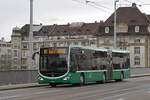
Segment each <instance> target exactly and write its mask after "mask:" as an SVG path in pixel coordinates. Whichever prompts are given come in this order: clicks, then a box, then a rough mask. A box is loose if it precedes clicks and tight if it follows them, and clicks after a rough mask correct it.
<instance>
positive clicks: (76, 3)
mask: <svg viewBox="0 0 150 100" xmlns="http://www.w3.org/2000/svg"><path fill="white" fill-rule="evenodd" d="M85 1H86V0H34V21H33V22H34V24H40V23H42V24H43V25H52V24H67V23H71V22H86V23H89V22H90V23H91V22H95V21H98V22H99V21H100V20H104V21H105V20H106V19H107V18H108V17H109V16H110V15H111V14H112V13H113V10H114V6H113V4H114V0H90V1H92V2H93V3H88V4H86V3H85ZM132 2H136V3H137V4H150V0H120V1H119V2H118V5H117V7H120V6H131V3H132ZM124 4H127V5H124ZM29 7H30V0H0V39H1V38H2V37H4V38H5V40H7V41H10V40H11V34H12V28H13V27H15V26H18V27H20V28H21V27H22V26H23V25H25V24H29V21H30V20H29V16H30V15H29V14H30V12H29V11H30V8H29ZM138 8H139V9H140V10H141V11H142V12H143V13H146V14H150V5H142V6H141V7H139V6H138Z"/></svg>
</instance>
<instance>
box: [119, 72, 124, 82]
mask: <svg viewBox="0 0 150 100" xmlns="http://www.w3.org/2000/svg"><path fill="white" fill-rule="evenodd" d="M119 81H123V73H121V76H120V80H119Z"/></svg>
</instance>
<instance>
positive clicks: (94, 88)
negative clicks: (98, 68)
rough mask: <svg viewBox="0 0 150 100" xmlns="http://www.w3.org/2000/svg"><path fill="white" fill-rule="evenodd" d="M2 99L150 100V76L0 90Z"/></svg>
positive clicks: (0, 99) (0, 98)
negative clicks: (81, 83) (77, 84)
mask: <svg viewBox="0 0 150 100" xmlns="http://www.w3.org/2000/svg"><path fill="white" fill-rule="evenodd" d="M0 100H150V77H149V76H147V77H140V78H132V79H126V80H124V81H123V82H109V83H105V84H96V83H89V84H86V85H85V86H82V87H80V86H71V85H60V86H58V87H55V88H52V87H50V86H45V87H37V88H25V89H16V90H5V91H0Z"/></svg>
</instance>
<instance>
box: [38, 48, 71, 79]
mask: <svg viewBox="0 0 150 100" xmlns="http://www.w3.org/2000/svg"><path fill="white" fill-rule="evenodd" d="M46 50H47V51H46ZM67 61H68V60H67V49H64V48H63V49H55V50H52V49H44V50H41V53H40V65H39V70H40V73H41V74H42V75H44V76H48V77H59V76H62V75H64V74H65V73H66V72H67V69H68V67H67Z"/></svg>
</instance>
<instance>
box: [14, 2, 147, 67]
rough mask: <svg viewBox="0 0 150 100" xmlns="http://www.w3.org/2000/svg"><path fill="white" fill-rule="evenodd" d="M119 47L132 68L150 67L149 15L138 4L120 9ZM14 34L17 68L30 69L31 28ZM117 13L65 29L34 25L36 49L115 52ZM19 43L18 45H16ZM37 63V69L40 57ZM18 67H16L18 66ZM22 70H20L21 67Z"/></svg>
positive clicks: (118, 13) (70, 24)
mask: <svg viewBox="0 0 150 100" xmlns="http://www.w3.org/2000/svg"><path fill="white" fill-rule="evenodd" d="M116 12H117V28H116V31H117V47H118V48H120V49H125V50H129V51H130V53H131V56H130V62H131V67H149V66H150V54H149V51H150V38H149V35H150V15H146V14H144V13H142V12H141V11H140V10H139V9H138V8H137V7H136V4H132V6H131V7H120V8H118V9H117V11H116ZM16 33H17V34H12V43H13V44H14V45H15V44H16V45H18V46H14V47H17V48H13V50H15V51H14V52H16V50H17V52H18V58H15V59H18V64H16V65H18V67H17V68H20V69H28V63H29V59H28V58H29V24H26V25H24V26H23V27H22V28H21V29H20V30H19V34H18V31H16ZM113 35H114V13H113V14H112V15H111V16H110V17H109V18H108V19H107V20H106V21H105V22H103V21H101V22H95V23H84V22H77V23H68V24H65V25H57V24H54V25H42V24H40V25H33V36H34V37H33V48H34V51H38V50H39V47H41V46H59V47H61V46H69V45H70V44H75V45H85V46H97V47H105V48H113ZM17 43H18V44H17ZM36 58H37V59H35V62H34V69H37V64H38V57H36ZM16 65H15V66H16ZM19 66H21V67H19Z"/></svg>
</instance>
